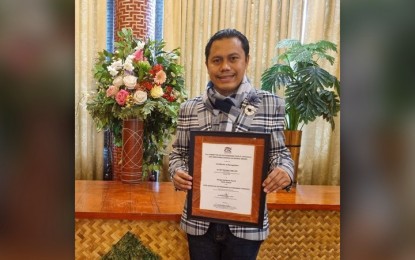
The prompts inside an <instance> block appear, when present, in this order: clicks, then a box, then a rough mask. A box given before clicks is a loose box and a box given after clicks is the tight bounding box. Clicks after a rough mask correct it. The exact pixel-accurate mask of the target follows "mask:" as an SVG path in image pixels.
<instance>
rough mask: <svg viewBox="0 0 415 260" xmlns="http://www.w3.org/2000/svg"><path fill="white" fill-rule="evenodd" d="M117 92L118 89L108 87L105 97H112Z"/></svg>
mask: <svg viewBox="0 0 415 260" xmlns="http://www.w3.org/2000/svg"><path fill="white" fill-rule="evenodd" d="M117 92H118V88H117V87H116V86H110V87H109V88H108V89H107V97H114V96H115V95H116V94H117Z"/></svg>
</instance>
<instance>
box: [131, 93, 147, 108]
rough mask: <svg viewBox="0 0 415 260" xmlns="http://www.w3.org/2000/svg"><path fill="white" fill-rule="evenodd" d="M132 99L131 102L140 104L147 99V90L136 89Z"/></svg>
mask: <svg viewBox="0 0 415 260" xmlns="http://www.w3.org/2000/svg"><path fill="white" fill-rule="evenodd" d="M133 99H134V100H133V102H134V103H135V104H137V105H141V104H143V103H144V102H146V100H147V92H146V91H141V90H137V91H136V92H135V93H134V96H133Z"/></svg>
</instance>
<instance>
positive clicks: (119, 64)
mask: <svg viewBox="0 0 415 260" xmlns="http://www.w3.org/2000/svg"><path fill="white" fill-rule="evenodd" d="M111 67H113V68H114V69H116V70H119V69H121V68H122V60H121V59H118V60H116V61H114V62H113V63H111Z"/></svg>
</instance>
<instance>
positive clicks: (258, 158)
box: [187, 131, 270, 228]
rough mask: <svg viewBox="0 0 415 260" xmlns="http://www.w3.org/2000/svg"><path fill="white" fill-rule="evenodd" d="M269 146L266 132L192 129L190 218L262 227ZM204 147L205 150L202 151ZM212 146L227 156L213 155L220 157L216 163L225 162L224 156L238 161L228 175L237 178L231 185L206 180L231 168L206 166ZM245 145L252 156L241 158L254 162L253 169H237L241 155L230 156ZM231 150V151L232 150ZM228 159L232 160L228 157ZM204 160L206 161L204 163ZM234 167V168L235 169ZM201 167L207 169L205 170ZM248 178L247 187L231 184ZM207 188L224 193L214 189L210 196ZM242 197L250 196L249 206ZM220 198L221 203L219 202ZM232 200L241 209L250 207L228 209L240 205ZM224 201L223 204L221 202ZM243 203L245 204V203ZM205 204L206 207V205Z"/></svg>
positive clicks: (188, 201)
mask: <svg viewBox="0 0 415 260" xmlns="http://www.w3.org/2000/svg"><path fill="white" fill-rule="evenodd" d="M269 145H270V134H266V133H255V132H218V131H190V146H189V174H190V175H191V176H192V178H193V185H192V189H191V190H189V191H188V192H187V218H188V219H194V220H203V221H207V222H215V223H222V224H233V225H240V226H247V227H257V228H263V221H264V209H265V192H264V191H263V187H262V183H263V181H264V180H265V178H266V176H267V172H268V154H269ZM203 147H205V152H203ZM206 147H208V148H206ZM209 147H216V148H213V150H215V151H216V149H218V151H220V152H219V153H222V148H223V147H225V148H224V149H223V153H224V155H222V154H219V153H218V154H214V156H213V157H214V158H218V159H217V161H215V162H218V163H216V164H219V165H222V163H220V162H222V161H221V159H222V158H229V156H230V158H231V159H230V160H236V164H235V163H233V164H231V168H230V169H231V170H230V171H231V172H232V173H231V174H228V175H232V176H233V177H232V178H235V179H233V180H232V182H233V183H231V184H229V183H227V182H225V183H222V182H220V183H218V186H215V185H209V183H208V182H206V181H203V180H204V179H206V178H212V177H209V176H212V175H214V176H215V177H213V179H215V178H217V177H216V175H217V174H221V173H223V172H221V171H228V170H227V169H229V167H228V165H227V166H226V167H227V168H226V169H225V168H223V169H216V170H215V169H214V170H213V171H212V172H210V170H209V171H207V170H206V169H207V166H202V165H206V163H209V162H211V161H209V160H210V158H211V157H212V154H210V151H211V150H210V149H209ZM229 148H230V149H229ZM233 148H235V149H233ZM245 148H247V149H248V151H250V152H249V153H248V154H249V156H244V159H241V160H244V161H247V162H248V163H249V164H250V165H252V168H251V167H246V168H244V167H239V168H238V167H237V164H238V162H237V160H240V159H239V157H240V155H235V156H233V155H230V154H231V153H232V149H233V150H238V149H245ZM225 150H227V151H225ZM229 150H231V151H230V152H229ZM242 151H244V150H242ZM225 153H227V154H225ZM215 156H216V157H215ZM221 156H225V157H221ZM226 156H228V157H226ZM233 157H235V158H233ZM214 160H216V159H214ZM226 160H227V161H229V160H228V159H226ZM203 161H205V163H204V164H203ZM234 162H235V161H234ZM232 166H235V167H233V168H232ZM219 167H221V166H219ZM224 167H225V166H224ZM208 168H210V167H208ZM213 168H215V167H213ZM202 169H204V172H205V173H204V172H203V170H202ZM207 172H208V173H209V176H207V174H208V173H207ZM204 174H205V175H204ZM220 176H222V175H220ZM227 177H228V176H225V177H223V176H222V177H219V178H217V179H218V180H220V181H222V179H221V178H225V179H226V178H227ZM247 178H248V184H247V186H240V187H232V185H233V184H234V183H239V181H241V182H246V179H247ZM202 181H203V183H202ZM225 181H229V180H225ZM229 182H230V181H229ZM251 182H252V183H251ZM227 185H228V186H227ZM208 189H214V190H216V191H217V192H218V194H219V193H221V192H224V194H219V195H218V194H216V193H215V192H213V195H211V193H210V192H207V191H206V190H208ZM228 191H229V192H231V196H229V195H228V193H229V192H228ZM240 191H242V193H243V194H242V195H244V196H239V195H238V194H239V192H240ZM214 194H216V195H214ZM223 195H225V196H223ZM240 197H242V198H244V199H245V200H246V198H249V197H250V198H251V199H250V201H249V202H250V203H251V204H250V209H249V204H247V202H246V201H241V200H242V198H240ZM218 198H219V200H218V201H219V202H218V201H216V200H217V199H218ZM222 198H223V201H222ZM229 200H233V201H231V203H236V204H235V205H242V206H241V207H242V208H245V207H248V209H247V210H246V209H245V211H243V210H242V211H238V210H236V211H233V210H229V209H227V208H226V207H229V208H231V209H235V208H238V207H234V206H229V203H228V202H229ZM206 201H208V202H210V203H213V204H212V205H215V206H206V203H205V202H206ZM212 201H215V202H212ZM222 203H223V204H224V205H221V204H222ZM244 203H245V204H246V205H244ZM202 204H203V205H205V206H203V205H202ZM208 204H209V203H208Z"/></svg>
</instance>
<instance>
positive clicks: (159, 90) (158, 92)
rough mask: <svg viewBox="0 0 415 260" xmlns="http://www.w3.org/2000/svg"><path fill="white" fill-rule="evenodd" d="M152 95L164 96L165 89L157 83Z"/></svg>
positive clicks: (151, 92)
mask: <svg viewBox="0 0 415 260" xmlns="http://www.w3.org/2000/svg"><path fill="white" fill-rule="evenodd" d="M150 95H151V96H152V97H153V98H159V97H161V96H163V95H164V93H163V89H162V88H161V87H160V86H157V85H155V86H154V87H153V88H152V89H151V91H150Z"/></svg>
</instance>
